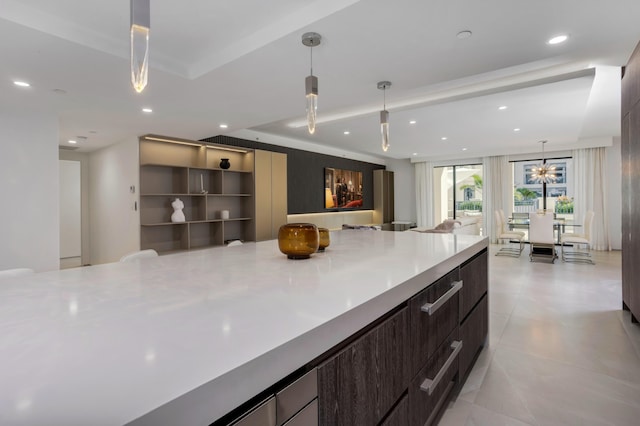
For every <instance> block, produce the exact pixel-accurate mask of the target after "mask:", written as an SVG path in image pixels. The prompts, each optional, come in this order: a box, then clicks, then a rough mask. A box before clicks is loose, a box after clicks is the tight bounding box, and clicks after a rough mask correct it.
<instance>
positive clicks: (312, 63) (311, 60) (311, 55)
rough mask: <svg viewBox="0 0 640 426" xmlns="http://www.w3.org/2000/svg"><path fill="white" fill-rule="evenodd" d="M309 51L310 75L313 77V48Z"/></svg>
mask: <svg viewBox="0 0 640 426" xmlns="http://www.w3.org/2000/svg"><path fill="white" fill-rule="evenodd" d="M309 50H310V51H311V75H313V46H311V47H310V48H309Z"/></svg>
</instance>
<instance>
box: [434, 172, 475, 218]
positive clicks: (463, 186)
mask: <svg viewBox="0 0 640 426" xmlns="http://www.w3.org/2000/svg"><path fill="white" fill-rule="evenodd" d="M433 186H434V188H433V191H434V197H433V198H434V222H435V223H441V222H442V221H443V220H445V219H455V218H458V217H461V216H482V164H470V165H460V166H447V167H434V169H433Z"/></svg>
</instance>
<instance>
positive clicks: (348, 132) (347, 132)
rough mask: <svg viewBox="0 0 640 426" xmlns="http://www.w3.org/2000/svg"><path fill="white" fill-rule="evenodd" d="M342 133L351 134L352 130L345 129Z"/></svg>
mask: <svg viewBox="0 0 640 426" xmlns="http://www.w3.org/2000/svg"><path fill="white" fill-rule="evenodd" d="M342 133H344V134H345V135H350V134H351V132H350V131H348V130H345V131H344V132H342Z"/></svg>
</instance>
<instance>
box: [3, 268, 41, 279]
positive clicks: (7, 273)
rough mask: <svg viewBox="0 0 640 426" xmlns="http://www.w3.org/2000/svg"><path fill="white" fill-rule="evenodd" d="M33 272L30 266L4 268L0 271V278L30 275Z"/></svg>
mask: <svg viewBox="0 0 640 426" xmlns="http://www.w3.org/2000/svg"><path fill="white" fill-rule="evenodd" d="M33 273H35V271H34V270H33V269H30V268H14V269H4V270H2V271H0V280H1V279H4V278H12V277H20V276H23V275H31V274H33Z"/></svg>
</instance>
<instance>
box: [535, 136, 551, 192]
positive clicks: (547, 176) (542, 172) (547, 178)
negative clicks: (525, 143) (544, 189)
mask: <svg viewBox="0 0 640 426" xmlns="http://www.w3.org/2000/svg"><path fill="white" fill-rule="evenodd" d="M540 143H541V144H542V163H540V164H538V165H536V166H534V167H533V168H532V169H531V172H532V173H531V178H532V179H533V180H534V181H536V182H537V183H554V182H555V181H556V166H555V164H547V163H546V161H545V159H544V144H546V143H547V141H540Z"/></svg>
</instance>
